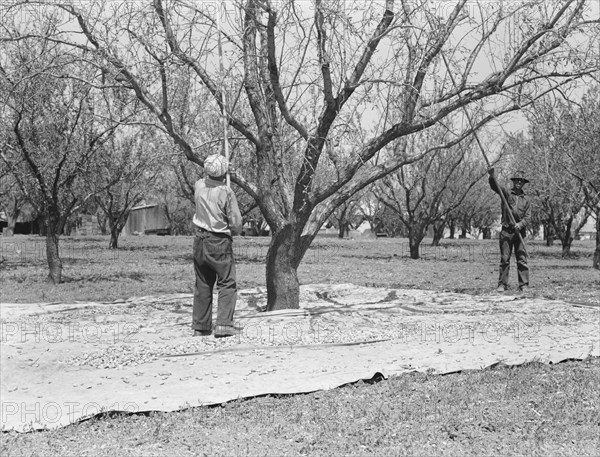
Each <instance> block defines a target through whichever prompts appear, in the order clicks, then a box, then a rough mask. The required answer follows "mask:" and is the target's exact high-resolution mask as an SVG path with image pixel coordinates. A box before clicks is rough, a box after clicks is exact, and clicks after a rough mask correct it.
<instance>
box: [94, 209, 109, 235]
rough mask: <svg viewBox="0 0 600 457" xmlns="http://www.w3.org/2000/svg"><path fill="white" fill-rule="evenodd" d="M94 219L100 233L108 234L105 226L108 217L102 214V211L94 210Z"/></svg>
mask: <svg viewBox="0 0 600 457" xmlns="http://www.w3.org/2000/svg"><path fill="white" fill-rule="evenodd" d="M96 221H97V222H98V227H99V228H100V233H101V234H102V235H108V229H107V228H106V223H107V222H108V217H107V216H106V214H104V211H97V212H96Z"/></svg>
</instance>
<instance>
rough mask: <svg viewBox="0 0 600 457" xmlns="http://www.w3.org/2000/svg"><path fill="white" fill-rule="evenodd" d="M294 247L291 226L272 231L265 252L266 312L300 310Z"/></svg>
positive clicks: (294, 241) (294, 242)
mask: <svg viewBox="0 0 600 457" xmlns="http://www.w3.org/2000/svg"><path fill="white" fill-rule="evenodd" d="M295 245H296V240H295V236H294V230H293V227H292V226H291V225H287V226H285V227H284V228H283V229H281V230H277V231H273V233H272V235H271V244H270V245H269V250H268V251H267V278H266V279H267V311H274V310H279V309H298V308H300V283H299V282H298V263H299V262H298V261H297V259H296V254H295Z"/></svg>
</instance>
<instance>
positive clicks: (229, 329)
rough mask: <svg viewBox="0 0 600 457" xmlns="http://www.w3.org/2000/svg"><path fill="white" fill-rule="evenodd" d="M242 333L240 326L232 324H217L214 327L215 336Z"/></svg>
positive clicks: (225, 336) (224, 336)
mask: <svg viewBox="0 0 600 457" xmlns="http://www.w3.org/2000/svg"><path fill="white" fill-rule="evenodd" d="M241 333H242V328H241V327H234V326H233V325H217V326H216V327H215V338H227V337H228V336H237V335H240V334H241Z"/></svg>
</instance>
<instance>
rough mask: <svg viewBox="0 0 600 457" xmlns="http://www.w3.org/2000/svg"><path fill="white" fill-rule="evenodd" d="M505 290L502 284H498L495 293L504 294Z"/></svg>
mask: <svg viewBox="0 0 600 457" xmlns="http://www.w3.org/2000/svg"><path fill="white" fill-rule="evenodd" d="M505 290H506V286H505V285H504V284H499V285H498V288H497V289H496V292H504V291H505Z"/></svg>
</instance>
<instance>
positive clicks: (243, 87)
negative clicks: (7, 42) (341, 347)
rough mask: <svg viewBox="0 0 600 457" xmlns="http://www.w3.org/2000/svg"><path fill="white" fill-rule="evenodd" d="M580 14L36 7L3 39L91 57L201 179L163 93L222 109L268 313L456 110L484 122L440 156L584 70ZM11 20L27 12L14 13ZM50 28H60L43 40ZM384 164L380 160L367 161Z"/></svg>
mask: <svg viewBox="0 0 600 457" xmlns="http://www.w3.org/2000/svg"><path fill="white" fill-rule="evenodd" d="M591 3H592V2H591V0H563V1H557V2H551V3H549V2H544V1H542V0H533V1H530V2H523V3H520V2H481V3H480V4H478V3H477V2H471V1H467V0H460V1H457V2H455V3H454V2H426V1H418V2H404V1H402V2H395V1H393V0H386V1H385V2H372V3H370V2H364V3H363V2H360V7H359V8H360V9H356V8H354V9H353V7H352V6H351V4H353V2H344V1H342V0H339V1H338V0H331V1H327V2H325V1H322V0H315V1H314V3H312V2H310V3H309V2H305V1H295V0H285V1H271V0H239V1H232V2H220V3H217V4H215V3H214V2H210V3H204V2H202V1H189V0H169V1H165V0H154V1H152V2H149V1H148V2H127V1H122V2H120V3H119V2H99V1H90V2H85V3H80V4H73V3H70V2H69V3H67V2H47V1H44V2H38V3H37V4H38V6H37V9H35V10H34V11H30V13H29V14H30V16H32V19H31V20H30V21H29V24H31V26H30V30H29V31H28V32H26V33H22V34H9V36H8V38H7V39H11V40H20V39H28V38H29V37H32V36H44V37H45V39H47V40H50V41H59V42H63V43H64V42H67V43H69V44H70V45H71V46H72V47H73V48H74V49H79V50H85V51H86V52H89V53H91V54H93V55H95V57H96V58H95V60H94V62H93V65H96V66H98V67H101V68H103V69H104V71H106V72H107V73H109V74H110V75H111V77H112V78H113V79H114V80H115V81H117V82H119V83H121V84H122V85H123V86H125V87H128V88H130V89H131V90H132V91H134V92H135V94H136V96H137V97H138V98H139V100H140V101H141V102H142V103H143V104H144V106H145V107H146V108H147V110H148V112H149V113H150V114H151V115H152V116H154V119H155V120H156V121H157V125H158V126H159V128H161V129H162V130H164V131H165V132H167V133H168V134H169V135H170V136H171V137H172V138H173V140H174V141H175V143H176V144H177V145H178V146H179V147H180V148H181V150H182V152H183V154H185V156H186V157H187V158H188V159H189V160H191V161H193V162H195V163H198V164H200V165H202V163H203V158H204V157H205V154H204V152H203V151H197V150H194V147H193V145H194V143H195V142H197V141H198V140H197V137H196V136H197V135H198V134H199V132H193V133H192V134H191V135H190V134H189V133H186V132H182V131H180V130H179V129H178V128H177V124H176V122H175V119H176V117H177V115H178V113H179V112H180V110H181V109H183V107H182V106H180V105H177V104H173V103H172V100H173V97H174V94H173V88H172V87H171V86H170V80H172V78H173V74H174V73H176V72H178V71H183V69H185V71H188V72H189V74H190V77H193V78H194V84H195V87H197V88H198V91H201V90H204V91H208V92H209V93H210V94H211V96H212V99H213V102H212V104H209V105H206V110H211V112H212V113H214V117H215V119H217V120H218V116H219V115H220V113H221V110H222V109H223V111H225V112H226V116H227V121H228V124H229V128H230V129H232V131H235V132H236V135H241V136H243V137H244V138H245V141H246V144H247V147H248V149H249V150H250V151H251V154H252V156H253V163H254V166H255V168H254V170H253V171H252V173H251V174H248V173H246V171H247V170H245V169H239V168H238V169H237V172H236V173H235V174H233V175H232V176H231V180H232V182H233V183H235V184H237V185H238V186H240V187H241V188H243V189H244V190H245V191H246V192H247V193H248V194H249V195H250V196H251V197H252V198H253V199H254V200H255V201H256V203H257V205H258V207H259V208H260V210H261V212H262V214H263V215H264V217H265V219H266V220H267V222H268V224H269V226H270V227H271V230H272V237H271V244H270V247H269V251H268V254H267V265H266V282H267V292H268V300H267V308H268V309H269V310H272V309H281V308H296V307H298V306H299V283H298V277H297V268H298V265H299V264H300V262H301V260H302V258H303V256H304V254H305V253H306V251H307V249H308V247H309V246H310V244H311V242H312V241H313V239H314V237H315V236H316V234H317V233H318V230H319V228H320V227H321V225H322V224H323V223H324V222H325V221H326V220H327V219H328V217H329V216H330V215H331V213H332V212H333V211H334V210H335V208H337V207H338V206H339V205H340V204H342V203H343V202H344V201H346V200H348V199H349V198H350V197H352V196H353V195H354V194H355V193H356V192H358V191H360V190H361V189H363V188H365V187H366V186H367V185H369V184H370V183H372V182H375V181H376V180H378V179H380V178H382V177H384V176H386V175H388V174H389V173H392V172H394V171H396V170H398V169H400V167H402V166H403V165H405V164H408V163H411V162H414V161H416V160H419V159H420V158H422V157H423V154H424V153H425V152H432V151H420V152H419V153H416V152H413V151H410V150H407V149H405V148H403V147H398V146H397V145H396V143H398V142H400V143H402V141H403V140H404V139H405V138H407V137H409V136H410V135H412V134H414V133H416V132H419V131H422V130H425V129H428V128H429V127H431V126H433V125H435V124H436V123H438V122H440V121H443V120H444V118H446V117H447V116H448V115H450V114H451V113H453V112H456V111H459V110H462V109H471V110H474V111H477V112H483V113H484V114H483V115H482V116H480V117H479V119H480V121H479V122H478V123H477V124H476V125H474V126H466V127H465V128H463V129H460V130H458V131H456V132H455V134H454V137H453V138H452V139H449V141H448V142H447V143H446V144H441V145H436V146H435V147H436V148H438V149H439V150H441V149H444V148H446V147H450V146H452V145H454V144H456V143H458V142H459V141H461V140H462V139H463V138H465V137H466V136H468V135H469V134H471V133H472V131H473V130H474V129H477V128H478V127H481V126H482V125H484V124H486V123H488V122H490V121H491V120H494V119H496V118H497V117H499V116H501V115H503V114H505V113H508V112H511V111H515V110H519V109H521V108H523V107H525V106H527V105H528V104H530V103H531V102H532V101H533V100H535V99H537V98H538V97H540V96H541V95H542V94H544V93H546V92H548V91H551V90H553V89H555V88H556V87H559V86H562V85H564V84H568V83H569V82H571V81H573V80H575V79H578V78H581V77H582V76H584V75H587V74H589V73H591V72H593V71H594V70H595V68H596V65H597V60H596V56H595V54H594V52H595V48H594V46H593V42H594V39H597V37H598V21H597V20H591V19H590V18H589V16H590V15H589V14H588V13H587V8H588V7H589V5H590V4H591ZM32 4H36V2H31V1H29V2H27V3H26V7H28V8H31V5H32ZM432 5H433V6H432ZM215 6H217V8H216V10H215V9H214V8H215ZM219 6H220V8H219ZM7 11H8V13H7V14H13V15H14V14H22V8H21V9H20V8H19V2H16V3H15V5H14V6H13V7H12V8H8V10H7ZM49 16H52V17H60V18H62V20H63V25H62V26H58V27H55V28H53V29H47V28H44V27H43V23H44V22H45V21H46V18H47V17H49ZM5 23H6V22H5ZM8 23H10V21H9V22H8ZM39 30H44V31H46V32H43V33H40V32H39ZM73 30H76V31H77V33H69V31H73ZM219 30H220V33H219ZM219 39H220V40H221V42H222V46H223V47H222V49H223V56H224V60H225V64H224V66H223V70H222V71H221V68H220V65H219V63H218V57H217V56H218V54H217V49H218V46H217V45H218V41H219ZM442 56H445V57H446V59H443V58H442ZM445 61H447V62H448V66H446V65H445ZM448 72H452V73H453V75H454V76H455V78H454V79H455V81H456V85H454V84H453V82H452V80H451V79H450V78H449V77H448V74H449V73H448ZM224 93H225V94H226V95H227V96H226V97H224V96H223V95H224ZM224 100H225V101H226V105H225V106H223V101H224ZM387 106H391V107H393V109H392V110H389V111H388V110H387V109H386V107H387ZM378 113H384V114H383V115H382V116H381V118H379V117H380V115H379V114H378ZM373 116H375V117H377V119H372V117H373ZM357 119H360V121H359V123H360V124H361V127H362V128H363V129H364V130H365V131H367V132H368V135H366V136H365V137H364V139H363V140H362V141H360V142H356V143H352V144H350V147H349V148H341V149H335V148H326V147H325V146H326V144H327V142H328V140H331V137H332V135H334V134H335V131H336V128H338V127H339V126H342V125H351V124H353V123H357ZM382 151H383V152H386V154H384V160H378V161H376V162H374V161H373V160H372V159H373V158H374V157H375V156H376V155H378V154H379V153H380V152H382ZM248 176H253V177H252V178H249V177H248Z"/></svg>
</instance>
